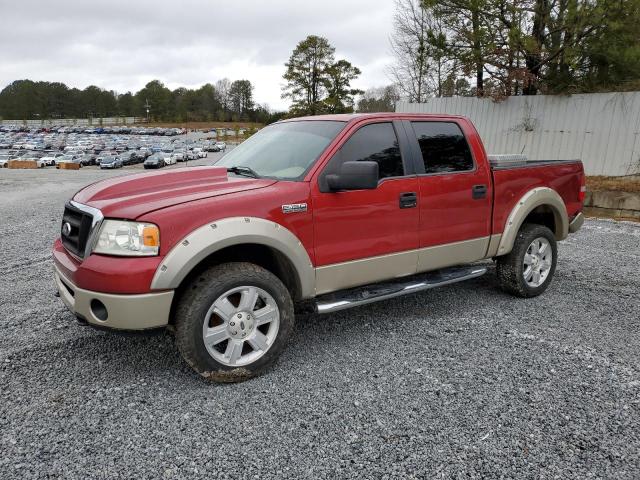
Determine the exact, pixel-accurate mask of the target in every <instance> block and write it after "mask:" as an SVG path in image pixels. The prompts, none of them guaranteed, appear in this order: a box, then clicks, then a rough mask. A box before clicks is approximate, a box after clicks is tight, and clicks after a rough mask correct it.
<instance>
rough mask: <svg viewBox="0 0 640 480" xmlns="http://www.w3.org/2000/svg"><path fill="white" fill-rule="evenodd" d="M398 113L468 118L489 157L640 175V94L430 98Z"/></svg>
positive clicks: (593, 172)
mask: <svg viewBox="0 0 640 480" xmlns="http://www.w3.org/2000/svg"><path fill="white" fill-rule="evenodd" d="M396 111H397V112H411V113H450V114H458V115H465V116H467V117H469V118H470V119H471V120H472V121H473V122H474V124H475V125H476V128H477V129H478V131H479V133H480V135H481V136H482V139H483V141H484V144H485V148H486V149H487V153H495V154H497V153H524V154H526V155H527V156H528V157H529V158H530V159H533V160H541V159H561V160H569V159H575V158H579V159H581V160H582V161H583V162H584V167H585V171H586V172H587V174H588V175H611V176H619V175H631V174H640V92H625V93H594V94H580V95H571V96H552V95H538V96H535V97H509V98H508V99H507V100H505V101H502V102H494V101H493V100H491V99H483V98H463V97H450V98H433V99H431V100H429V101H428V102H427V103H408V102H398V104H397V105H396Z"/></svg>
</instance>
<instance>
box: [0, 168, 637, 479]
mask: <svg viewBox="0 0 640 480" xmlns="http://www.w3.org/2000/svg"><path fill="white" fill-rule="evenodd" d="M171 168H181V166H180V165H178V166H176V167H171ZM130 170H131V169H129V168H125V169H122V170H119V171H116V172H98V171H96V170H95V169H82V170H81V171H79V172H71V171H56V170H51V169H48V170H46V171H16V170H2V171H0V192H1V193H0V219H1V221H0V238H2V242H1V247H0V248H1V252H2V253H1V258H2V264H3V265H4V268H5V270H4V274H3V275H2V276H1V277H0V472H2V473H1V474H0V476H1V477H2V478H3V479H9V478H19V479H25V478H42V477H53V478H56V477H64V478H79V479H85V478H105V477H109V478H198V477H205V476H208V477H213V478H268V477H276V478H285V477H289V478H327V477H332V478H349V477H357V478H414V477H416V478H440V477H447V478H452V477H453V478H468V477H472V478H479V477H489V478H495V477H505V478H580V479H582V478H591V477H594V478H616V479H622V478H629V479H631V478H639V477H640V395H639V394H640V376H639V371H640V362H639V360H638V353H639V352H640V334H639V331H640V328H639V327H640V319H639V317H640V295H639V292H640V279H639V277H638V271H639V270H640V268H639V267H640V226H639V225H637V224H631V223H616V222H612V221H601V220H600V221H598V220H589V221H587V222H586V224H585V226H584V228H583V229H582V231H580V232H579V233H578V234H576V235H574V236H572V237H570V239H569V240H568V241H565V242H563V243H562V244H561V246H560V260H559V262H558V271H557V273H556V278H555V280H554V282H553V284H552V285H551V287H550V288H549V290H548V291H547V292H546V293H545V294H544V295H543V296H541V297H539V298H536V299H531V300H521V299H515V298H511V297H509V296H507V295H505V294H503V293H501V292H500V291H498V289H497V286H496V280H495V277H494V275H493V271H491V272H490V273H491V274H490V275H487V276H485V277H482V278H480V279H476V280H474V281H471V282H468V283H463V284H458V285H455V286H450V287H446V288H442V289H440V290H433V291H430V292H427V293H423V294H419V295H414V296H408V297H404V298H399V299H394V300H392V301H387V302H384V303H382V304H375V305H371V306H367V307H362V308H359V309H354V310H351V311H345V312H340V313H337V314H333V315H328V316H324V317H320V316H313V315H311V316H299V317H298V318H297V329H296V332H295V334H294V336H293V339H292V342H291V345H290V347H289V348H288V349H287V350H286V351H285V353H284V355H283V356H282V357H281V359H280V361H279V362H278V364H277V366H276V367H275V368H274V369H272V370H271V371H270V372H268V373H267V374H266V375H264V376H262V377H260V378H257V379H254V380H252V381H249V382H246V383H243V384H239V385H216V384H208V383H206V382H204V381H203V380H201V379H200V378H199V377H198V376H196V375H195V374H194V373H192V371H191V370H190V369H189V368H188V367H187V366H186V365H185V363H184V362H183V361H182V360H181V359H180V357H179V355H178V352H177V351H176V349H175V348H174V345H173V342H172V338H171V336H170V335H169V334H166V333H161V334H158V335H155V336H139V335H134V336H124V335H118V334H112V333H105V332H101V331H96V330H94V329H91V328H88V327H82V326H79V325H77V324H76V321H75V319H74V317H73V316H72V315H71V314H70V313H68V312H67V311H66V310H65V308H64V307H63V305H62V303H61V302H60V301H59V299H57V298H55V297H54V296H53V293H54V287H53V281H52V273H51V272H52V262H51V258H50V254H49V249H50V247H51V244H52V243H53V240H54V238H55V236H56V235H57V232H58V229H59V223H60V218H61V214H62V208H63V203H64V201H65V200H66V199H67V198H69V197H70V196H71V195H72V194H73V193H74V192H75V191H76V190H78V189H79V188H81V187H82V186H83V185H85V184H87V183H89V182H92V181H94V180H95V179H96V178H100V177H104V176H108V175H121V174H126V173H130Z"/></svg>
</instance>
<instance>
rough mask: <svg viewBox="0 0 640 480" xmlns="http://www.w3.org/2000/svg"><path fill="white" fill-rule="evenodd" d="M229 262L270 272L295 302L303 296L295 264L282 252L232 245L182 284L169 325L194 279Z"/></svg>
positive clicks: (210, 258)
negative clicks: (248, 265) (245, 264)
mask: <svg viewBox="0 0 640 480" xmlns="http://www.w3.org/2000/svg"><path fill="white" fill-rule="evenodd" d="M229 262H249V263H253V264H255V265H258V266H260V267H262V268H264V269H265V270H269V271H270V272H271V273H273V274H274V275H275V276H276V277H278V278H279V279H280V281H281V282H282V283H284V285H285V287H287V290H289V293H290V294H291V299H292V300H293V301H294V302H296V301H297V300H299V299H300V297H301V296H302V293H301V292H302V286H301V285H300V279H299V278H298V273H297V272H296V269H295V267H294V266H293V263H291V261H290V260H289V259H288V258H287V257H286V256H285V255H284V254H283V253H282V252H280V251H279V250H276V249H275V248H272V247H268V246H266V245H260V244H255V243H247V244H240V245H232V246H229V247H226V248H223V249H220V250H218V251H216V252H213V253H212V254H211V255H209V256H208V257H206V258H205V259H204V260H202V261H201V262H200V263H199V264H198V265H196V266H195V267H194V268H193V269H192V270H191V271H190V272H189V273H188V274H187V276H186V277H185V278H184V279H183V280H182V282H180V285H179V286H178V288H177V289H176V294H175V296H174V301H173V305H172V307H171V315H170V322H169V323H173V317H174V315H173V313H174V309H175V306H176V305H177V303H178V301H179V299H180V297H181V296H182V292H183V291H184V290H185V289H186V288H187V286H188V285H189V284H190V283H191V282H192V280H193V278H194V277H196V276H197V275H199V274H200V273H201V272H203V271H204V270H206V269H208V268H211V267H213V266H215V265H220V264H222V263H229Z"/></svg>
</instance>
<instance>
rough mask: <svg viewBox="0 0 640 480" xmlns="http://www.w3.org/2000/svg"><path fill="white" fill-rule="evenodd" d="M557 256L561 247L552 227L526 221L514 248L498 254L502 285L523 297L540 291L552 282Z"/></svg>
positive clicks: (499, 275)
mask: <svg viewBox="0 0 640 480" xmlns="http://www.w3.org/2000/svg"><path fill="white" fill-rule="evenodd" d="M557 258H558V247H557V244H556V239H555V237H554V235H553V232H551V230H549V229H548V228H547V227H545V226H543V225H537V224H525V225H523V226H522V227H521V228H520V231H519V232H518V235H517V237H516V240H515V242H514V244H513V249H512V250H511V252H510V253H509V254H507V255H504V256H502V257H498V261H497V266H496V273H497V275H498V280H499V282H500V287H501V288H502V289H503V290H504V291H506V292H508V293H511V294H512V295H516V296H519V297H525V298H526V297H535V296H537V295H540V294H541V293H542V292H544V291H545V290H546V289H547V288H548V287H549V284H550V283H551V280H552V278H553V274H554V273H555V270H556V262H557Z"/></svg>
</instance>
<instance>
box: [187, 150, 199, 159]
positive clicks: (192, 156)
mask: <svg viewBox="0 0 640 480" xmlns="http://www.w3.org/2000/svg"><path fill="white" fill-rule="evenodd" d="M184 159H185V161H187V160H197V159H198V155H197V154H196V153H195V152H193V151H192V150H187V151H186V152H185V154H184Z"/></svg>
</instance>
